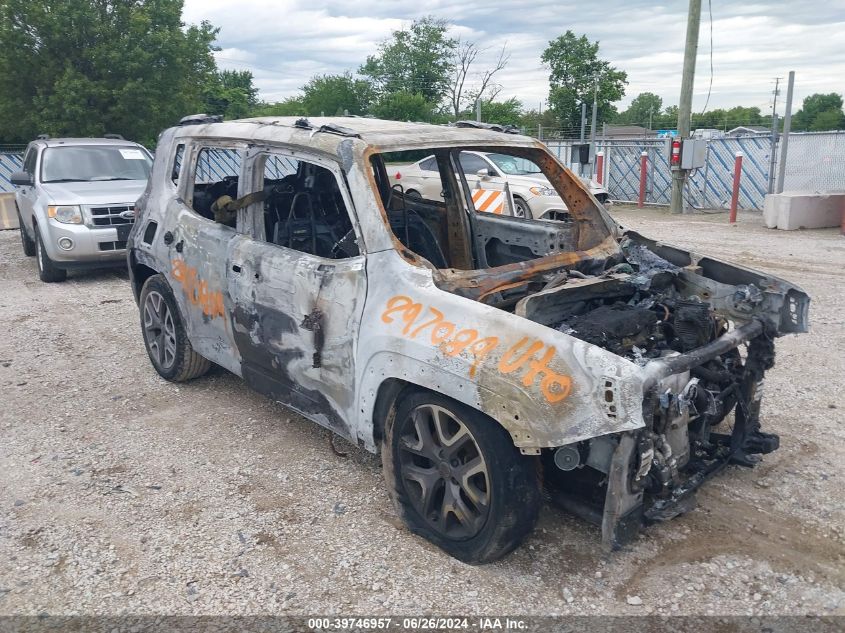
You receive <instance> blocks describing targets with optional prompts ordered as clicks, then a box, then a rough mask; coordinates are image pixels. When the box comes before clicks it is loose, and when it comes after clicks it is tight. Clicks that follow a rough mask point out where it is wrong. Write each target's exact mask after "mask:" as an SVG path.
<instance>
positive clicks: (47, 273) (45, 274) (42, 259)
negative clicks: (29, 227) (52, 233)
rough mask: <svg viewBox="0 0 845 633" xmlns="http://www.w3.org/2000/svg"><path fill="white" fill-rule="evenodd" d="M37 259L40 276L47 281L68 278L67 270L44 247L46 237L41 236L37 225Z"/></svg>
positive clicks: (51, 281)
mask: <svg viewBox="0 0 845 633" xmlns="http://www.w3.org/2000/svg"><path fill="white" fill-rule="evenodd" d="M35 260H36V262H37V263H38V278H39V279H40V280H41V281H43V282H46V283H53V282H57V281H64V280H65V279H67V271H66V270H65V269H64V268H59V267H57V266H56V264H54V263H53V260H52V259H50V256H49V255H48V254H47V251H46V249H45V248H44V239H43V238H42V237H41V231H40V230H38V227H35Z"/></svg>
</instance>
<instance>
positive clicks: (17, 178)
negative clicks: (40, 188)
mask: <svg viewBox="0 0 845 633" xmlns="http://www.w3.org/2000/svg"><path fill="white" fill-rule="evenodd" d="M9 181H10V182H11V183H12V184H13V185H15V186H16V187H31V186H32V185H33V184H35V183H34V182H33V178H32V174H30V173H27V172H25V171H16V172H13V173H12V176H11V177H10V178H9Z"/></svg>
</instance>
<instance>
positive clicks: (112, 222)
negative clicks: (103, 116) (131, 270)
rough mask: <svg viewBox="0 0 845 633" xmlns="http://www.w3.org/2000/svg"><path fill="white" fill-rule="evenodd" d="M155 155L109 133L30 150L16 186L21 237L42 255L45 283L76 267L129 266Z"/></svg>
mask: <svg viewBox="0 0 845 633" xmlns="http://www.w3.org/2000/svg"><path fill="white" fill-rule="evenodd" d="M151 165H152V157H151V156H150V153H149V152H148V151H147V150H146V149H145V148H144V147H143V146H141V145H138V144H137V143H131V142H129V141H126V140H124V139H123V138H121V137H119V136H117V135H109V136H108V137H107V138H56V139H51V138H47V137H39V138H38V139H37V140H35V141H33V142H31V143H30V144H29V146H28V147H27V148H26V154H25V155H24V163H23V170H22V171H19V172H16V173H14V174H12V178H11V180H12V184H13V185H15V186H16V190H15V202H16V203H17V208H18V222H19V223H20V231H21V242H22V244H23V251H24V253H25V254H26V255H29V256H32V255H37V262H38V276H39V277H40V278H41V280H42V281H47V282H52V281H64V280H65V278H66V277H67V271H68V270H71V269H88V268H101V267H105V266H124V265H126V239H127V237H128V235H129V230H130V229H131V228H132V223H133V222H134V221H135V213H134V207H135V201H136V200H137V199H138V197H139V196H140V195H141V193H143V191H144V187H145V186H146V184H147V178H148V177H149V174H150V167H151Z"/></svg>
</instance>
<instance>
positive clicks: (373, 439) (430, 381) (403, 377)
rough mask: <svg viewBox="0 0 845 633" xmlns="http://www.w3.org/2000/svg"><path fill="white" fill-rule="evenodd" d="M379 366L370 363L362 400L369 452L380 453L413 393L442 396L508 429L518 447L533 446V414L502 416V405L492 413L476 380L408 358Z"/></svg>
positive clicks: (517, 410) (505, 411)
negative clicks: (391, 422)
mask: <svg viewBox="0 0 845 633" xmlns="http://www.w3.org/2000/svg"><path fill="white" fill-rule="evenodd" d="M382 360H383V359H382ZM377 365H378V367H379V368H378V369H376V365H375V364H373V363H370V364H369V366H368V367H367V369H366V370H365V372H364V376H365V378H364V381H363V384H362V389H361V391H360V396H359V398H358V402H359V407H358V410H359V415H360V416H361V421H362V422H363V424H364V428H363V429H361V431H359V434H358V435H359V438H360V439H362V440H363V441H364V444H365V446H366V447H367V448H368V449H369V450H371V451H373V452H378V450H379V447H380V445H381V443H382V441H383V440H384V437H385V433H384V429H385V425H386V423H387V420H388V419H389V417H390V416H391V415H393V414H395V411H396V404H397V402H398V401H399V399H400V398H401V397H402V396H403V394H405V393H407V392H409V391H412V390H424V391H430V392H432V393H438V394H441V395H444V396H446V397H448V398H451V399H452V400H455V401H456V402H460V403H461V404H464V405H466V406H468V407H471V408H472V409H475V410H477V411H478V412H480V413H482V414H483V415H485V416H487V417H488V418H490V419H491V420H493V421H494V422H496V424H498V425H499V426H501V427H502V428H503V429H505V431H507V433H508V434H509V435H510V437H511V440H512V441H513V442H514V445H516V446H520V445H522V446H524V445H526V444H532V443H533V442H532V439H533V438H532V433H533V431H532V429H531V427H530V425H529V424H528V422H529V421H530V420H531V419H532V418H535V417H536V416H532V415H531V413H532V411H525V410H523V409H522V407H511V406H507V408H506V407H505V406H502V411H501V412H499V411H498V405H496V411H491V406H488V405H490V404H491V403H490V402H485V400H486V399H485V398H484V397H483V395H482V393H481V392H480V390H479V386H478V384H477V383H476V382H474V381H473V380H470V379H468V378H465V377H461V376H459V375H457V374H453V373H451V372H446V371H443V370H440V369H439V368H437V367H434V366H432V365H429V364H427V363H423V362H422V361H412V360H411V359H409V358H407V357H401V358H397V359H392V358H391V357H390V356H388V358H387V362H386V366H385V363H384V362H379V363H378V364H377ZM391 370H392V371H391ZM497 413H498V414H497ZM499 414H500V415H499ZM520 414H522V416H520ZM520 419H521V420H522V421H519V420H520Z"/></svg>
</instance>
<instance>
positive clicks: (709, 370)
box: [515, 233, 809, 543]
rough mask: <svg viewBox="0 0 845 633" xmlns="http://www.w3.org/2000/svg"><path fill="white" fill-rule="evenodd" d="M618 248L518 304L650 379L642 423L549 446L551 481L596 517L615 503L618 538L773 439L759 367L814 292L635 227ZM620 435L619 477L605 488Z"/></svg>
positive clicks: (668, 514)
mask: <svg viewBox="0 0 845 633" xmlns="http://www.w3.org/2000/svg"><path fill="white" fill-rule="evenodd" d="M620 246H621V250H622V252H623V254H624V260H623V261H619V260H618V258H616V259H614V260H611V261H610V262H608V265H607V266H606V268H605V269H604V270H601V271H598V272H589V273H585V272H581V271H579V270H565V271H561V272H558V273H556V274H554V275H547V278H546V280H545V285H544V287H543V289H542V290H540V291H538V292H535V293H533V294H529V295H528V296H523V298H522V299H520V300H519V301H518V302H517V303H516V308H515V310H516V312H517V314H520V315H521V316H525V317H527V318H529V319H531V320H534V321H538V322H540V323H543V324H544V325H547V326H549V327H552V328H555V329H557V330H559V331H561V332H563V333H565V334H568V335H570V336H572V337H575V338H578V339H581V340H583V341H585V342H587V343H590V344H592V345H596V346H599V347H602V348H604V349H606V350H608V351H610V352H612V353H614V354H616V355H618V356H622V357H624V358H626V359H628V360H630V361H631V362H633V363H635V364H637V365H639V366H641V367H642V368H643V369H644V370H645V372H646V373H647V375H649V376H650V380H649V381H648V382H647V385H646V391H645V399H644V402H643V419H644V421H645V424H646V427H645V428H644V429H642V430H641V431H640V432H638V433H636V434H634V435H632V436H630V437H628V436H623V437H621V438H618V437H612V436H601V437H597V438H593V439H591V440H588V441H584V442H580V443H578V444H575V445H569V446H564V447H560V448H558V449H554V450H550V451H548V452H546V453H545V454H544V460H545V462H546V466H547V467H546V469H545V473H546V482H547V484H548V485H550V487H551V489H552V495H553V497H555V498H557V499H558V500H559V501H560V502H561V503H562V504H563V505H565V506H566V507H567V508H568V509H571V510H573V511H575V512H576V513H577V514H579V515H581V516H584V517H585V518H588V519H593V520H595V521H596V522H599V523H601V522H602V521H603V520H607V511H606V510H605V511H602V507H603V506H604V505H605V504H608V503H609V504H613V503H616V504H618V507H617V508H615V509H614V508H611V509H610V510H611V515H612V516H615V517H616V523H615V525H616V532H615V533H614V536H613V540H614V543H621V542H623V541H624V540H626V536H625V534H623V533H624V532H626V531H628V530H630V532H631V534H633V533H636V531H637V530H638V526H639V525H640V524H641V523H642V522H643V521H645V522H649V521H659V520H665V519H669V518H672V517H673V516H676V515H678V514H680V513H682V512H685V511H686V510H688V509H689V508H690V507H691V506H692V503H693V501H694V498H693V493H694V491H695V489H696V488H698V487H699V486H700V485H701V483H703V482H704V481H705V480H706V479H707V478H709V477H710V476H711V475H713V474H714V473H715V472H717V471H718V470H720V469H721V468H722V467H724V466H725V465H727V464H728V463H734V464H740V465H744V466H753V465H754V464H755V463H756V462H757V461H759V456H758V455H759V454H765V453H769V452H771V451H774V450H775V449H777V448H778V445H779V438H778V436H777V435H774V434H770V433H764V432H762V431H761V430H760V421H759V415H760V399H761V396H762V387H763V375H764V373H765V371H766V370H768V369H770V368H771V367H772V366H773V365H774V338H775V336H777V335H779V334H782V333H784V332H790V331H801V329H802V328H804V327H806V324H805V318H806V311H807V303H808V301H809V300H808V299H807V298H806V295H804V294H803V293H802V292H800V291H797V289H795V288H794V287H792V286H789V287H788V288H787V287H781V286H780V285H779V280H776V279H773V278H767V277H765V276H764V275H761V274H759V273H754V272H752V271H746V270H745V269H741V268H739V267H733V266H730V269H731V270H730V271H726V270H724V269H723V268H722V267H723V266H725V265H724V264H722V263H721V262H717V260H706V259H704V258H702V259H699V260H698V261H692V260H691V259H689V254H686V253H684V252H683V251H679V250H676V249H673V248H671V247H665V246H662V245H658V244H656V243H653V242H649V241H648V240H645V238H642V237H641V236H639V235H637V234H635V233H629V234H627V235H626V236H625V237H623V238H622V239H621V241H620ZM655 251H657V252H660V253H661V255H663V256H661V255H658V254H657V252H655ZM685 258H687V259H685ZM728 272H730V277H728ZM729 281H734V282H744V283H732V284H731V283H728V282H729ZM606 393H607V403H606V411H607V415H609V416H614V415H615V408H614V405H613V402H614V401H613V393H612V385H610V384H608V391H607V392H606ZM624 442H629V443H630V447H629V455H630V456H629V457H628V458H626V459H623V460H622V464H623V467H624V468H625V469H626V473H627V478H626V479H625V481H626V484H625V486H624V490H617V491H615V492H613V493H611V491H609V487H610V486H611V485H612V484H611V482H612V480H613V478H612V476H611V475H612V469H613V468H614V467H618V466H619V461H620V460H619V458H618V455H619V454H620V453H619V452H618V451H619V447H620V444H621V443H624ZM614 456H617V457H614ZM614 464H615V466H614ZM626 513H629V514H630V516H628V515H626ZM629 536H630V535H629Z"/></svg>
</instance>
